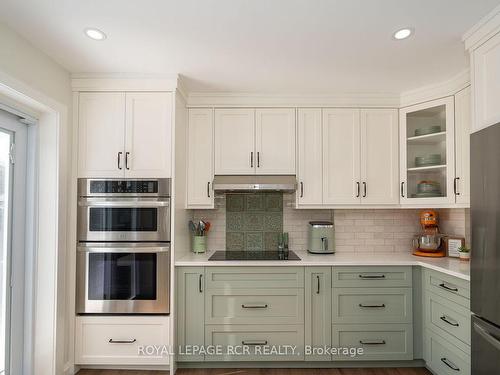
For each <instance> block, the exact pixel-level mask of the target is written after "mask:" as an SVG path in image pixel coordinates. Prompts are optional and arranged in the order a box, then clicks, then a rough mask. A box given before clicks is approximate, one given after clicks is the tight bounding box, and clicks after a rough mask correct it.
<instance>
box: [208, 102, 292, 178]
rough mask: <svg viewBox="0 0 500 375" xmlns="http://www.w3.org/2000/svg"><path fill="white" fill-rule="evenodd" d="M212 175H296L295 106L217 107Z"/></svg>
mask: <svg viewBox="0 0 500 375" xmlns="http://www.w3.org/2000/svg"><path fill="white" fill-rule="evenodd" d="M214 145H215V150H214V154H215V174H217V175H251V174H263V175H265V174H283V175H293V174H295V109H293V108H267V109H216V110H215V142H214Z"/></svg>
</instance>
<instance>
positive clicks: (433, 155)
mask: <svg viewBox="0 0 500 375" xmlns="http://www.w3.org/2000/svg"><path fill="white" fill-rule="evenodd" d="M399 114H400V153H401V160H400V176H401V181H400V182H401V184H400V194H401V200H400V202H401V204H406V205H416V206H421V207H433V206H436V205H450V204H454V203H455V194H454V189H453V182H454V178H455V147H454V146H455V121H454V120H455V113H454V98H453V97H447V98H443V99H437V100H433V101H429V102H425V103H422V104H417V105H414V106H411V107H405V108H402V109H401V110H400V112H399Z"/></svg>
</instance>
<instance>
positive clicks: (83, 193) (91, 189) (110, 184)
mask: <svg viewBox="0 0 500 375" xmlns="http://www.w3.org/2000/svg"><path fill="white" fill-rule="evenodd" d="M78 196H79V197H113V196H122V197H123V196H128V197H134V196H137V197H140V196H144V197H155V196H156V197H170V179H169V178H158V179H130V180H127V179H92V178H80V179H78Z"/></svg>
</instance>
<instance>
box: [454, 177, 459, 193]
mask: <svg viewBox="0 0 500 375" xmlns="http://www.w3.org/2000/svg"><path fill="white" fill-rule="evenodd" d="M458 180H460V177H455V178H454V179H453V192H454V193H455V195H460V192H459V191H458V188H457V187H458Z"/></svg>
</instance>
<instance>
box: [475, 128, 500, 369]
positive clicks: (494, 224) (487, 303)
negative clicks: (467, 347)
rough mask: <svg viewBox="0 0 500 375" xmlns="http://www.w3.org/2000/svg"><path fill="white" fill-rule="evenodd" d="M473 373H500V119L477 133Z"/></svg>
mask: <svg viewBox="0 0 500 375" xmlns="http://www.w3.org/2000/svg"><path fill="white" fill-rule="evenodd" d="M471 215H472V217H471V225H472V246H471V247H472V251H471V310H472V313H473V316H472V327H471V329H472V345H471V351H472V374H474V375H492V374H500V123H498V124H496V125H493V126H490V127H488V128H486V129H483V130H480V131H478V132H476V133H473V134H472V135H471Z"/></svg>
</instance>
